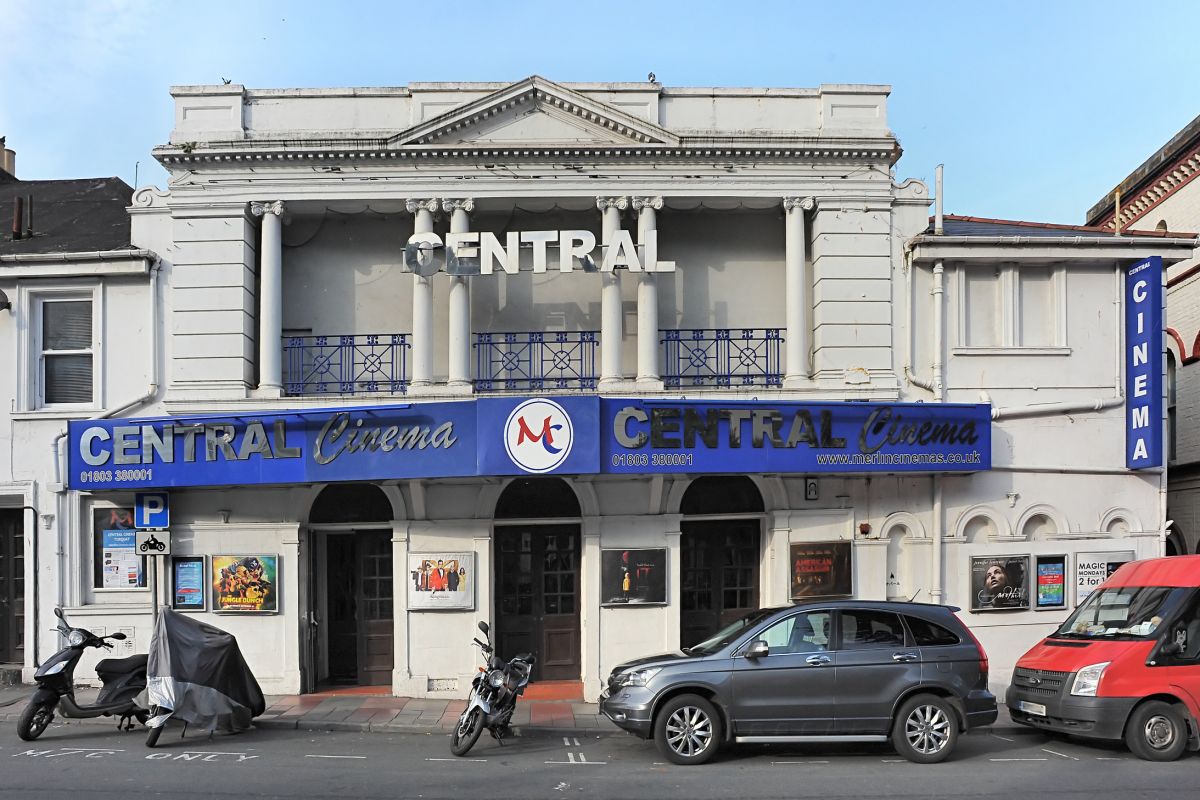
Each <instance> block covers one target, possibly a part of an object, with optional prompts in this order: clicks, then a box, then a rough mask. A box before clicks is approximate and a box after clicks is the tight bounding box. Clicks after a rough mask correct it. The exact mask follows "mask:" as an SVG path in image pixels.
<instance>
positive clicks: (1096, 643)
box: [1005, 556, 1200, 761]
mask: <svg viewBox="0 0 1200 800" xmlns="http://www.w3.org/2000/svg"><path fill="white" fill-rule="evenodd" d="M1005 702H1006V703H1007V705H1008V710H1009V713H1010V714H1011V715H1012V718H1013V721H1015V722H1019V723H1021V724H1024V725H1029V726H1031V727H1034V728H1041V729H1043V730H1047V731H1053V732H1055V733H1068V734H1072V735H1074V736H1082V737H1090V738H1094V739H1124V740H1125V743H1126V745H1127V746H1128V747H1129V749H1130V750H1132V751H1133V752H1134V753H1135V754H1136V755H1137V756H1138V757H1139V758H1144V759H1147V760H1149V761H1172V760H1174V759H1176V758H1179V756H1180V755H1182V754H1183V751H1184V750H1185V749H1190V750H1197V749H1200V735H1198V728H1197V720H1198V719H1200V556H1173V557H1171V558H1152V559H1147V560H1145V561H1133V562H1130V563H1128V564H1125V565H1124V566H1122V567H1121V568H1120V569H1118V570H1117V571H1116V572H1115V573H1113V575H1112V577H1110V578H1109V579H1108V580H1107V581H1105V582H1104V583H1103V584H1101V585H1100V586H1099V587H1098V588H1097V589H1096V590H1095V591H1094V592H1092V593H1091V594H1090V595H1089V596H1088V598H1087V600H1086V601H1084V603H1083V605H1081V606H1079V608H1077V609H1075V613H1074V614H1072V615H1071V616H1070V617H1068V618H1067V621H1066V622H1064V623H1063V624H1062V626H1061V627H1059V629H1058V630H1057V631H1055V632H1054V633H1053V634H1051V635H1050V636H1048V637H1046V638H1045V639H1043V640H1042V641H1041V642H1040V643H1038V644H1037V645H1035V646H1034V647H1033V649H1031V650H1030V651H1029V652H1028V653H1026V654H1025V655H1023V656H1022V657H1021V659H1020V661H1018V662H1017V666H1016V670H1015V671H1014V673H1013V682H1012V686H1010V687H1009V690H1008V695H1007V697H1006V699H1005Z"/></svg>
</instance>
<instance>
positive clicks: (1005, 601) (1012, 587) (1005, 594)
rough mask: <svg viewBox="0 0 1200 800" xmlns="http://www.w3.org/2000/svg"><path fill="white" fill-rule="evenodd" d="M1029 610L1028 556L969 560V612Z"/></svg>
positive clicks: (973, 557)
mask: <svg viewBox="0 0 1200 800" xmlns="http://www.w3.org/2000/svg"><path fill="white" fill-rule="evenodd" d="M1028 609H1029V556H1027V555H1021V556H971V610H972V611H1014V610H1028Z"/></svg>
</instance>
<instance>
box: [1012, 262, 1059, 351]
mask: <svg viewBox="0 0 1200 800" xmlns="http://www.w3.org/2000/svg"><path fill="white" fill-rule="evenodd" d="M1017 293H1018V297H1017V314H1018V315H1019V316H1020V328H1019V332H1020V340H1019V341H1018V342H1017V343H1016V344H1017V346H1019V347H1051V346H1053V345H1054V273H1053V272H1051V270H1050V268H1049V267H1021V270H1020V272H1018V273H1017Z"/></svg>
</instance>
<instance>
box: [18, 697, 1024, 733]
mask: <svg viewBox="0 0 1200 800" xmlns="http://www.w3.org/2000/svg"><path fill="white" fill-rule="evenodd" d="M96 692H97V690H96V689H93V688H82V687H81V688H79V689H78V690H77V691H76V693H75V696H76V698H77V700H78V701H79V702H80V703H84V704H86V703H88V702H90V701H91V700H92V699H93V698H95V696H96ZM32 694H33V687H32V686H6V687H3V688H0V721H5V722H16V720H17V717H18V716H19V715H20V713H21V710H22V709H23V708H24V707H25V701H26V700H28V698H29V697H30V695H32ZM466 707H467V701H466V700H431V699H421V698H413V697H387V696H376V695H326V694H307V695H275V696H268V697H267V710H266V712H265V713H263V714H262V716H259V717H257V718H255V720H254V724H255V725H256V726H257V727H259V728H264V729H285V730H302V731H349V732H360V733H367V732H370V733H433V732H435V731H436V732H443V731H445V732H448V731H450V730H452V729H453V727H454V724H455V723H456V722H457V720H458V715H459V714H461V713H462V711H463V709H465V708H466ZM58 721H60V722H63V723H67V724H75V723H82V724H85V725H89V724H90V725H94V724H100V725H109V726H113V725H116V722H115V721H114V720H113V718H112V717H99V718H96V719H83V720H63V719H62V718H61V717H60V718H59V719H58ZM512 726H513V728H515V729H516V730H517V733H519V734H520V733H524V732H529V731H548V732H555V733H574V734H585V735H595V734H606V733H610V734H611V733H622V731H621V729H620V728H618V727H617V726H616V725H614V724H613V723H612V722H610V721H609V720H608V718H607V717H604V716H602V715H601V714H600V707H599V706H598V705H597V704H595V703H578V702H569V701H559V700H531V701H525V700H522V701H520V702H518V703H517V710H516V711H515V712H514V713H513V722H512ZM1005 730H1009V731H1029V730H1030V729H1029V728H1027V727H1025V726H1023V725H1017V724H1016V723H1014V722H1013V721H1012V720H1011V719H1010V718H1009V716H1008V709H1007V708H1006V707H1004V706H1003V705H1001V706H1000V716H999V718H998V719H997V720H996V723H995V724H994V725H992V727H991V731H992V732H993V733H1003V732H1004V731H1005Z"/></svg>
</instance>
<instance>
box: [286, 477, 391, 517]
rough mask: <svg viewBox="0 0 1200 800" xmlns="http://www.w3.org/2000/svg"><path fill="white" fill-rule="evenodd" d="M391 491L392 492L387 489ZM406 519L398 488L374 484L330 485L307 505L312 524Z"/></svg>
mask: <svg viewBox="0 0 1200 800" xmlns="http://www.w3.org/2000/svg"><path fill="white" fill-rule="evenodd" d="M389 488H390V489H391V490H392V491H391V492H389V491H387V489H389ZM396 519H404V498H403V497H401V495H400V491H399V488H398V487H395V486H391V487H384V486H380V485H378V484H374V483H331V484H328V485H327V486H324V487H322V488H321V489H319V490H318V491H317V492H316V496H315V497H314V498H313V499H312V502H311V503H310V504H309V506H308V520H307V522H308V523H309V524H310V525H321V524H327V525H330V524H342V523H365V522H380V523H385V522H391V521H392V520H396Z"/></svg>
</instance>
